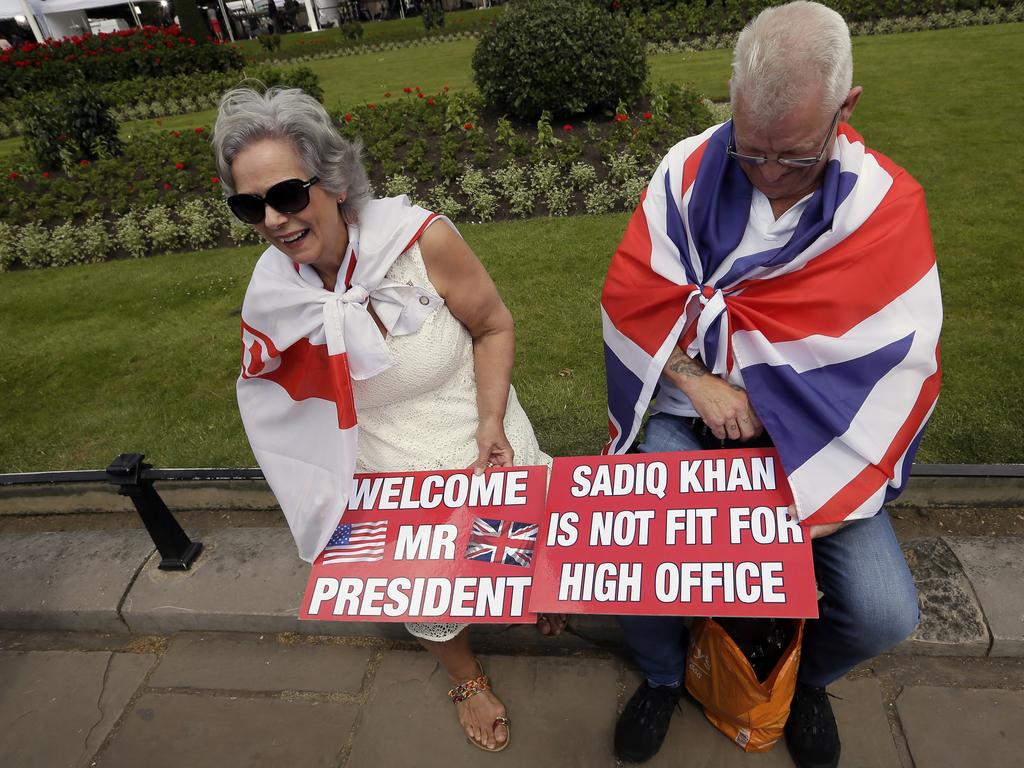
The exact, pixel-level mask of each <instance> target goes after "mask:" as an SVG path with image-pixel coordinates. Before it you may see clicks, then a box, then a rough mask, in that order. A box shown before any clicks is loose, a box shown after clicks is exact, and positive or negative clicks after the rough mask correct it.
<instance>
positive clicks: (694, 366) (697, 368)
mask: <svg viewBox="0 0 1024 768" xmlns="http://www.w3.org/2000/svg"><path fill="white" fill-rule="evenodd" d="M665 367H666V368H668V369H669V370H670V371H672V373H678V374H679V375H680V376H688V377H690V378H691V379H696V378H699V377H700V376H706V375H707V372H708V369H707V368H705V367H704V364H703V363H701V362H700V361H699V360H694V359H693V358H691V357H690V356H689V355H687V354H686V353H685V352H683V351H682V350H680V349H679V348H678V347H677V348H676V349H673V350H672V354H671V355H669V356H668V363H667V364H666V366H665Z"/></svg>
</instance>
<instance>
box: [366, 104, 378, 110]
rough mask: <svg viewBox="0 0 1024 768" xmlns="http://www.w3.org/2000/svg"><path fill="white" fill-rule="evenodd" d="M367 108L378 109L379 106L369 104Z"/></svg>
mask: <svg viewBox="0 0 1024 768" xmlns="http://www.w3.org/2000/svg"><path fill="white" fill-rule="evenodd" d="M366 108H367V109H376V108H377V105H376V104H367V105H366Z"/></svg>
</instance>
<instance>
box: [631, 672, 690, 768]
mask: <svg viewBox="0 0 1024 768" xmlns="http://www.w3.org/2000/svg"><path fill="white" fill-rule="evenodd" d="M682 695H683V686H682V685H677V686H676V687H675V688H669V687H668V686H661V685H659V686H657V687H655V686H652V685H650V684H649V683H648V682H647V681H646V680H645V681H644V682H642V683H640V687H639V688H637V689H636V693H634V694H633V696H632V697H631V698H630V700H629V701H628V702H627V703H626V708H625V709H624V710H622V714H621V715H619V722H617V723H616V724H615V754H616V755H617V756H618V757H619V759H620V760H625V761H626V762H629V763H642V762H645V761H646V760H650V759H651V758H652V757H654V756H655V755H656V754H658V750H659V749H661V744H662V742H663V741H665V734H666V733H668V723H669V721H670V720H671V719H672V710H674V709H675V708H676V707H677V706H679V698H680V697H681V696H682Z"/></svg>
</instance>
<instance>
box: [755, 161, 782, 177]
mask: <svg viewBox="0 0 1024 768" xmlns="http://www.w3.org/2000/svg"><path fill="white" fill-rule="evenodd" d="M758 168H759V169H760V171H761V176H763V177H764V180H765V181H767V182H776V181H778V180H779V179H780V178H782V175H783V174H784V173H785V172H786V170H787V169H786V166H784V165H779V164H778V163H777V162H775V161H774V160H769V161H768V162H766V163H761V165H759V166H758Z"/></svg>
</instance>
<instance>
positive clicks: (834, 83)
mask: <svg viewBox="0 0 1024 768" xmlns="http://www.w3.org/2000/svg"><path fill="white" fill-rule="evenodd" d="M852 85H853V51H852V47H851V45H850V29H849V27H847V26H846V21H845V20H844V19H843V17H842V16H840V15H839V14H838V13H836V12H835V11H833V10H832V9H830V8H826V7H825V6H824V5H821V4H820V3H812V2H806V0H797V2H793V3H787V4H786V5H779V6H776V7H774V8H766V9H764V10H763V11H761V13H759V14H758V15H757V18H755V19H754V20H753V21H751V22H750V23H749V24H747V26H746V27H744V28H743V31H742V32H740V35H739V39H738V40H737V41H736V49H735V50H734V51H733V58H732V78H731V79H730V80H729V95H730V100H731V102H732V109H733V112H735V111H736V109H737V106H738V104H742V109H743V111H744V114H745V115H747V116H749V118H750V119H752V120H755V121H757V122H759V123H761V124H766V123H770V122H773V121H774V120H777V119H779V118H781V117H783V116H785V115H786V114H788V113H789V112H791V111H792V110H793V109H794V108H795V107H797V105H799V104H800V103H801V102H803V100H804V99H806V98H807V97H808V95H811V94H816V93H817V92H818V91H819V90H820V92H821V93H822V105H821V107H822V112H823V113H825V114H827V115H832V114H834V113H835V112H836V110H838V109H839V107H840V106H842V104H843V102H844V101H845V100H846V96H847V94H849V92H850V88H851V87H852Z"/></svg>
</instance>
